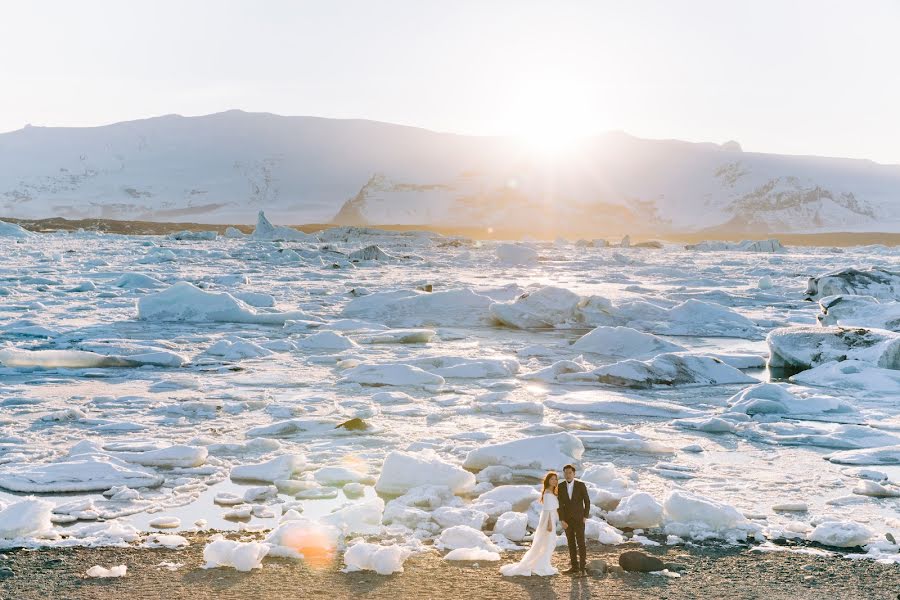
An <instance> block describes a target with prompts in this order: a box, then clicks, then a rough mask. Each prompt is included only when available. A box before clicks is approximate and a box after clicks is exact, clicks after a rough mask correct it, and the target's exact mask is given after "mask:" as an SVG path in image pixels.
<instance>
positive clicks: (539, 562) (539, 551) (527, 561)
mask: <svg viewBox="0 0 900 600" xmlns="http://www.w3.org/2000/svg"><path fill="white" fill-rule="evenodd" d="M558 508H559V499H558V498H557V497H556V494H554V493H553V492H550V491H547V492H544V504H543V508H542V509H541V520H540V523H539V524H538V528H537V529H536V530H535V532H534V539H533V540H532V542H531V548H529V549H528V551H527V552H526V553H525V556H523V557H522V560H520V561H519V562H517V563H514V564H511V565H503V566H502V567H500V574H501V575H505V576H507V577H513V576H515V575H524V576H525V577H528V576H530V575H541V576H544V577H545V576H547V575H559V571H557V570H556V569H555V568H554V567H553V565H551V564H550V558H552V557H553V551H554V550H555V549H556V524H557V523H558V522H559V513H558V512H557V509H558ZM547 523H550V528H551V529H552V531H547Z"/></svg>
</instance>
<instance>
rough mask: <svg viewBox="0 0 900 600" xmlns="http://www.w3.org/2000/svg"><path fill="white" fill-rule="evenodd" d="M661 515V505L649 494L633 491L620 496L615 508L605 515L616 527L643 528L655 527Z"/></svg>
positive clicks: (660, 519)
mask: <svg viewBox="0 0 900 600" xmlns="http://www.w3.org/2000/svg"><path fill="white" fill-rule="evenodd" d="M662 517H663V507H662V505H661V504H660V503H659V502H657V501H656V499H654V498H653V496H651V495H650V494H648V493H646V492H635V493H633V494H630V495H628V496H625V497H624V498H622V500H621V501H620V502H619V505H618V506H617V507H616V510H614V511H612V512H610V513H609V514H607V515H606V521H607V522H608V523H609V524H610V525H612V526H614V527H618V528H620V529H621V528H622V527H631V528H634V529H639V528H640V529H645V528H647V527H656V526H657V525H659V524H660V522H661V521H662Z"/></svg>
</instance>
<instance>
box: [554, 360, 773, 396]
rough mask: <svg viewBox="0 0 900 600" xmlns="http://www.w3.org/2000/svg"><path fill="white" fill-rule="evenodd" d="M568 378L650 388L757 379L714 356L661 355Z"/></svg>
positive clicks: (616, 364) (723, 383)
mask: <svg viewBox="0 0 900 600" xmlns="http://www.w3.org/2000/svg"><path fill="white" fill-rule="evenodd" d="M559 379H560V381H561V382H565V381H568V380H570V379H571V380H574V381H590V380H595V381H598V382H600V383H605V384H608V385H615V386H622V387H636V388H649V387H654V386H661V385H664V386H675V385H678V386H703V385H725V384H731V383H751V382H755V381H757V380H756V379H753V378H752V377H750V376H749V375H745V374H744V373H742V372H741V371H739V370H738V369H735V368H734V367H731V366H729V365H726V364H725V363H724V362H722V361H721V360H719V359H717V358H713V357H711V356H698V355H694V354H660V355H659V356H656V357H654V358H652V359H650V360H647V361H640V360H635V359H629V360H623V361H621V362H617V363H613V364H611V365H604V366H602V367H598V368H596V369H594V370H593V371H590V372H588V373H584V374H574V375H571V376H568V377H567V376H561V377H560V378H559Z"/></svg>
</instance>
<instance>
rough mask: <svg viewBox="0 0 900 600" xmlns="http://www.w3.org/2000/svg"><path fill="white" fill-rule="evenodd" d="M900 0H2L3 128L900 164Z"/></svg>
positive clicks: (0, 106) (0, 84) (0, 72)
mask: <svg viewBox="0 0 900 600" xmlns="http://www.w3.org/2000/svg"><path fill="white" fill-rule="evenodd" d="M898 26H900V0H865V1H861V2H844V1H840V2H838V1H830V0H777V1H773V0H752V1H746V2H739V1H736V0H727V1H726V0H681V1H675V0H668V1H667V0H661V1H643V0H631V1H627V2H626V1H624V0H623V1H620V2H605V1H600V0H597V1H590V2H587V1H585V2H578V1H573V0H569V1H562V0H557V1H553V2H551V1H547V2H533V1H528V0H517V1H503V0H482V1H465V0H452V1H451V0H447V1H443V2H438V1H432V0H403V1H401V0H378V1H375V0H369V1H348V0H327V1H317V2H304V1H292V0H268V1H266V0H256V1H229V0H216V1H207V0H179V1H170V0H153V1H143V0H129V1H126V2H122V1H120V0H116V1H100V0H79V1H78V2H71V1H68V0H66V1H46V0H32V1H29V2H13V1H6V2H3V3H2V5H0V131H11V130H15V129H19V128H21V127H23V126H24V125H25V124H28V123H30V124H33V125H45V126H93V125H101V124H106V123H112V122H118V121H125V120H131V119H137V118H145V117H150V116H157V115H163V114H171V113H178V114H182V115H186V116H190V115H201V114H209V113H214V112H219V111H223V110H228V109H233V108H239V109H243V110H248V111H259V112H272V113H277V114H284V115H315V116H323V117H337V118H366V119H374V120H378V121H387V122H392V123H402V124H407V125H415V126H420V127H425V128H428V129H434V130H439V131H450V132H456V133H465V134H476V135H518V136H523V137H526V138H535V139H538V140H551V139H554V138H565V137H574V136H587V135H592V134H597V133H601V132H604V131H610V130H622V131H626V132H628V133H631V134H633V135H636V136H639V137H646V138H677V139H683V140H689V141H712V142H724V141H726V140H731V139H734V140H737V141H738V142H740V144H741V145H742V147H743V148H744V150H745V151H756V152H776V153H785V154H813V155H823V156H846V157H854V158H869V159H872V160H875V161H877V162H882V163H896V164H900V111H898V108H897V107H900V77H898V76H897V71H898V68H897V65H898V60H900V35H897V33H896V31H897V28H898Z"/></svg>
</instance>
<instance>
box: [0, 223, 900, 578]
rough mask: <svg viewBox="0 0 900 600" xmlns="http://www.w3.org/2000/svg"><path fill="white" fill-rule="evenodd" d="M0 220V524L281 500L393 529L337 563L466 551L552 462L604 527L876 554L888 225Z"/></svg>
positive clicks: (500, 529) (211, 518)
mask: <svg viewBox="0 0 900 600" xmlns="http://www.w3.org/2000/svg"><path fill="white" fill-rule="evenodd" d="M0 226H2V227H4V228H3V229H2V230H0V257H2V261H0V509H2V510H0V546H9V545H41V544H57V545H59V544H87V545H90V544H103V543H116V542H121V541H127V542H136V543H143V544H147V545H150V546H153V545H177V544H178V543H180V538H179V536H177V535H164V534H177V533H178V532H179V531H182V530H193V529H197V528H215V529H237V528H256V529H265V530H268V529H276V528H278V527H279V523H281V527H280V528H279V529H278V530H276V531H275V533H273V534H272V535H271V536H270V538H269V545H268V551H270V553H278V549H279V548H281V554H282V555H290V551H289V550H285V549H284V548H285V547H288V546H289V544H287V543H283V542H280V541H279V540H282V539H286V537H285V536H286V535H287V533H290V532H287V533H286V532H285V531H284V527H285V526H286V525H291V524H292V523H294V524H295V525H296V527H298V528H299V527H301V525H302V526H306V527H322V528H324V529H327V530H328V531H330V532H336V534H338V535H340V536H342V539H343V538H345V539H348V540H349V539H353V538H355V537H357V536H359V535H362V536H365V537H366V539H367V540H369V541H377V542H380V543H381V544H382V545H385V544H387V545H391V543H393V544H396V545H399V546H400V547H401V549H402V550H384V549H383V548H381V547H380V546H372V547H371V548H370V547H368V546H366V547H363V546H361V547H360V549H359V550H358V551H355V555H356V554H358V555H359V556H355V555H354V556H351V557H349V558H348V560H347V563H348V565H350V564H351V562H352V561H356V562H353V564H357V563H358V564H357V566H358V568H374V567H366V566H365V565H367V564H369V563H372V561H375V562H377V560H376V559H375V558H374V557H375V555H376V554H377V553H378V552H382V553H384V554H385V555H387V554H390V556H389V557H388V558H386V559H385V560H386V561H387V563H388V564H393V562H395V561H396V560H400V561H401V562H402V557H403V556H405V555H406V553H408V551H410V550H417V549H421V547H422V546H421V544H420V543H419V542H424V543H425V544H426V545H428V544H430V543H432V542H434V543H435V545H436V546H438V547H439V548H443V549H448V550H454V551H455V550H458V549H461V550H460V552H458V553H457V555H459V556H482V557H483V556H486V555H489V554H491V553H492V552H499V551H504V550H505V549H507V548H511V547H514V546H515V545H516V544H515V542H517V541H521V540H523V539H526V540H527V539H530V538H529V537H528V536H529V534H530V531H531V527H533V526H534V525H535V523H536V519H537V508H536V505H535V502H534V501H535V500H536V499H537V497H538V493H537V489H536V488H535V486H536V485H537V484H538V483H539V479H538V478H539V477H540V476H541V475H542V474H543V472H544V471H546V470H547V469H551V468H552V469H557V470H559V469H561V468H562V466H563V465H564V464H565V463H566V462H573V463H576V464H578V465H579V467H580V469H581V472H580V475H581V476H583V478H584V479H585V480H586V481H587V482H588V485H589V486H590V489H591V496H592V500H593V502H594V505H595V508H594V510H595V513H596V514H595V519H594V520H592V522H591V524H589V527H588V535H589V536H591V537H593V538H594V539H599V540H602V541H606V542H607V543H617V542H621V541H622V536H621V533H622V532H621V529H622V528H627V527H631V528H641V529H643V530H644V535H648V534H651V535H652V534H665V535H667V536H669V537H668V539H669V542H671V543H683V542H684V541H689V540H692V539H693V540H709V539H713V540H715V539H721V540H726V541H735V540H745V539H747V538H748V537H749V538H755V539H756V540H759V541H763V540H764V539H765V538H770V539H777V538H794V539H808V540H813V541H820V542H823V543H826V544H827V545H831V546H845V547H855V546H859V545H867V544H868V547H867V550H869V551H870V556H872V557H876V558H877V557H880V558H882V559H884V558H885V557H888V558H887V559H890V558H891V557H896V556H897V554H896V552H897V547H896V545H893V544H890V543H889V542H887V541H886V540H885V537H884V535H885V533H888V532H893V533H894V534H895V535H898V536H900V498H898V496H900V334H898V333H897V332H898V331H900V310H898V300H900V275H896V276H895V275H892V274H891V272H897V271H900V249H897V248H893V249H890V248H884V247H859V248H847V249H836V248H789V249H787V250H786V251H782V252H774V253H769V252H752V251H743V250H726V251H716V250H703V249H695V250H690V251H689V250H684V249H682V248H681V247H679V246H675V245H665V246H664V247H663V248H662V249H654V248H634V247H599V246H600V244H597V245H592V244H585V243H579V244H575V243H568V242H563V241H558V242H556V243H526V244H498V243H493V242H485V243H473V242H470V241H468V240H462V239H452V238H445V237H440V236H437V235H432V234H427V233H421V232H420V233H415V232H408V233H389V232H380V231H377V230H362V229H348V228H341V229H332V230H328V231H325V232H322V233H320V234H317V236H306V235H303V234H298V235H296V236H286V235H285V232H284V231H279V230H278V229H277V228H274V229H271V230H268V231H266V232H264V233H265V235H263V234H261V235H259V236H257V237H256V238H251V237H221V236H220V237H218V238H216V239H209V238H213V237H214V236H205V237H206V238H207V239H193V240H191V239H188V240H176V239H172V238H165V237H159V236H155V237H154V236H120V235H102V234H95V233H84V232H78V233H62V232H61V233H54V234H27V233H25V232H22V231H20V230H18V229H17V228H15V227H11V226H5V225H0ZM236 235H237V234H235V236H236ZM180 237H191V236H180ZM195 237H198V238H202V237H204V236H195ZM280 237H281V238H283V237H293V238H295V239H292V240H289V241H288V240H286V241H274V240H273V239H266V238H275V239H277V238H280ZM372 245H377V246H378V247H379V248H380V249H381V252H377V251H375V250H372V249H370V250H367V251H366V252H364V253H362V254H359V255H355V257H354V258H353V259H352V260H351V258H350V257H349V255H350V253H351V252H355V251H359V250H361V249H364V248H367V247H369V246H372ZM354 260H355V261H356V262H353V261H354ZM851 267H853V268H856V269H859V271H860V272H853V271H851V272H848V273H844V274H843V275H840V276H838V277H835V278H830V279H821V280H818V281H816V282H813V284H812V286H811V288H810V290H809V292H810V295H812V296H813V297H814V299H813V300H808V299H807V298H808V297H809V296H808V295H807V293H806V292H807V286H808V278H809V277H815V276H819V275H822V274H825V273H828V272H832V271H836V270H841V269H848V268H851ZM873 268H875V270H872V269H873ZM879 269H881V270H879ZM835 295H842V298H840V299H838V298H835V297H834V296H835ZM823 296H824V297H825V299H824V300H822V305H824V306H828V314H827V315H821V313H822V310H823V308H822V306H820V304H819V302H818V300H821V298H822V297H823ZM817 317H821V318H819V319H817ZM842 325H843V326H846V328H844V329H839V328H838V326H842ZM785 327H790V328H794V329H782V328H785ZM776 329H777V330H778V331H776V332H775V333H774V334H773V333H772V332H773V331H774V330H776ZM767 336H768V338H769V341H768V342H767ZM770 346H771V348H770ZM770 353H771V355H772V364H773V365H779V366H782V367H785V368H783V369H779V370H775V369H772V370H771V372H770V370H768V369H767V368H766V361H767V360H768V359H769V358H770ZM351 419H361V420H362V422H359V421H353V422H351V423H350V424H349V426H346V427H338V425H340V424H342V423H345V422H347V421H349V420H351ZM257 465H258V466H257ZM732 507H733V508H732ZM601 517H602V518H603V519H604V520H605V521H607V522H608V524H606V523H604V522H603V520H601ZM298 531H299V530H298ZM479 532H482V533H483V535H482V533H479ZM220 545H221V546H222V549H218V547H217V549H216V552H217V553H218V552H220V550H221V552H224V555H227V554H228V553H229V552H231V549H230V548H225V547H224V546H226V545H227V544H220ZM366 548H369V550H371V552H369V550H366ZM260 552H261V555H265V553H266V548H263V550H261V551H259V550H258V549H257V548H254V549H253V555H254V556H257V554H259V553H260ZM261 555H260V556H259V557H258V558H259V559H260V560H261ZM395 555H396V556H395ZM216 556H220V554H216ZM398 556H399V557H400V558H399V559H398V558H397V557H398ZM491 556H492V555H491ZM351 559H352V561H351ZM485 560H487V559H485ZM255 561H256V558H254V559H252V560H251V561H250V562H251V563H253V564H255ZM226 562H227V561H226ZM223 564H224V563H223ZM359 565H363V566H359ZM251 566H252V565H251ZM351 567H352V565H351Z"/></svg>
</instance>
